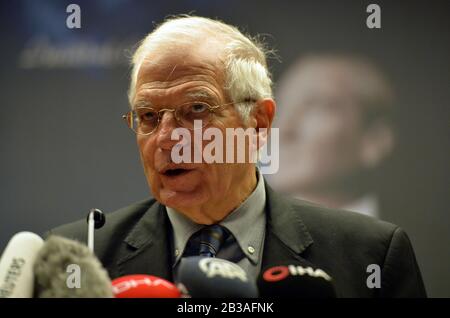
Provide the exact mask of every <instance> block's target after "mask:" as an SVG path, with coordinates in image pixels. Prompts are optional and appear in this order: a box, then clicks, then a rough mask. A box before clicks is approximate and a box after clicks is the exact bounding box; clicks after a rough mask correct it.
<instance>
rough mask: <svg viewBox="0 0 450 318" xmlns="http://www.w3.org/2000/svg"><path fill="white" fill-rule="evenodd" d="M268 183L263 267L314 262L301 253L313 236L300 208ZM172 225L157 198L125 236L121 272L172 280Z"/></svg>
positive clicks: (120, 274)
mask: <svg viewBox="0 0 450 318" xmlns="http://www.w3.org/2000/svg"><path fill="white" fill-rule="evenodd" d="M265 187H266V200H267V202H266V209H267V227H266V235H265V242H264V251H263V260H262V268H266V267H268V266H274V265H279V264H283V263H284V264H286V263H297V264H298V263H301V264H304V265H312V264H310V263H309V262H307V261H306V260H305V259H304V258H303V257H302V256H301V254H302V253H303V252H304V251H305V250H306V249H307V248H308V247H309V246H310V245H311V244H312V243H313V240H312V238H311V235H310V234H309V232H308V230H307V228H306V226H305V225H304V223H303V222H302V220H301V219H300V216H299V213H298V211H295V209H294V207H293V206H292V204H291V203H290V202H289V201H288V200H287V199H285V198H283V197H281V196H280V195H278V194H277V193H276V192H274V191H273V190H272V189H271V188H270V186H269V185H268V184H267V183H265ZM169 227H170V221H169V220H168V217H167V213H166V211H165V208H164V206H163V205H161V204H159V203H158V202H155V203H154V204H153V205H151V206H150V207H149V208H148V210H147V212H146V213H144V215H143V216H142V218H141V219H140V220H139V221H138V223H137V224H136V225H135V227H134V228H133V229H132V230H131V232H130V234H129V235H128V236H127V237H126V238H125V240H124V244H123V246H122V250H121V252H120V254H119V255H120V256H119V258H118V261H117V269H118V274H119V276H124V275H130V274H149V275H154V276H158V277H161V278H164V279H167V280H172V279H173V277H172V261H171V253H170V243H169V242H170V240H169V236H168V235H169V233H170V231H169V230H168V229H169Z"/></svg>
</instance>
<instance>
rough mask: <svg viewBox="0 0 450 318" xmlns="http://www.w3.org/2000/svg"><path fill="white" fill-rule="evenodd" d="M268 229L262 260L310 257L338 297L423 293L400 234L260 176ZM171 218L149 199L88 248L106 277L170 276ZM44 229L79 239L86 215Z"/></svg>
mask: <svg viewBox="0 0 450 318" xmlns="http://www.w3.org/2000/svg"><path fill="white" fill-rule="evenodd" d="M266 195H267V196H266V199H267V203H266V214H267V229H266V237H265V242H264V251H263V264H262V267H263V268H264V267H268V266H274V265H279V264H288V263H293V264H295V263H299V262H302V263H305V262H307V263H310V264H313V265H314V266H316V267H318V268H321V269H323V270H324V271H325V272H327V273H328V274H329V275H331V277H333V279H334V285H335V289H336V292H337V295H338V297H426V293H425V288H424V285H423V281H422V277H421V274H420V271H419V268H418V265H417V262H416V259H415V256H414V251H413V249H412V246H411V243H410V241H409V239H408V236H407V235H406V233H405V232H404V231H403V230H402V229H401V228H399V227H397V226H395V225H393V224H390V223H386V222H383V221H379V220H377V219H374V218H370V217H367V216H364V215H361V214H358V213H352V212H347V211H336V210H332V209H326V208H323V207H318V206H315V205H312V204H310V203H307V202H304V201H299V200H295V199H290V198H285V197H282V196H280V195H279V194H277V193H275V192H274V191H273V190H272V189H271V188H270V187H269V185H268V184H267V183H266ZM170 226H171V225H170V221H169V220H168V217H167V213H166V210H165V207H164V206H163V205H161V204H160V203H158V202H157V201H155V200H154V199H149V200H146V201H143V202H140V203H136V204H133V205H130V206H127V207H125V208H123V209H120V210H118V211H116V212H113V213H111V214H108V215H107V217H106V224H105V226H104V227H103V228H101V229H99V230H97V231H96V234H95V252H96V254H97V256H98V257H99V259H100V260H101V262H102V263H103V265H104V266H105V268H106V269H107V270H108V272H109V274H110V276H111V278H116V277H119V276H123V275H128V274H150V275H155V276H158V277H162V278H165V279H167V280H172V269H171V268H172V258H171V256H170V255H171V248H170V239H169V233H171V229H170ZM50 233H51V234H57V235H62V236H65V237H68V238H71V239H76V240H79V241H81V242H86V238H87V225H86V221H85V220H81V221H78V222H75V223H71V224H67V225H63V226H61V227H58V228H56V229H54V230H52V231H50ZM369 264H378V265H379V266H380V268H381V288H379V289H376V288H375V289H369V288H368V287H367V285H366V280H367V278H368V276H369V275H370V273H367V272H366V269H367V266H368V265H369Z"/></svg>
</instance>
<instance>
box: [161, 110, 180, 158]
mask: <svg viewBox="0 0 450 318" xmlns="http://www.w3.org/2000/svg"><path fill="white" fill-rule="evenodd" d="M175 128H177V121H176V119H175V116H174V113H173V112H170V111H165V112H164V113H163V114H162V115H161V119H160V121H159V126H158V129H157V131H156V134H157V144H158V146H159V147H160V148H161V149H165V150H171V149H172V147H173V146H174V145H175V144H176V143H177V142H178V141H177V140H171V136H172V131H173V130H174V129H175Z"/></svg>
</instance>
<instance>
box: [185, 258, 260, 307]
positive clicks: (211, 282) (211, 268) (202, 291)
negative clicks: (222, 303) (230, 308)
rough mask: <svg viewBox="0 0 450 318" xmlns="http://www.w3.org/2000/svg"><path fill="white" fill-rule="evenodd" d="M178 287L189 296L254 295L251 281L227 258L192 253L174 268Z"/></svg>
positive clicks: (254, 285)
mask: <svg viewBox="0 0 450 318" xmlns="http://www.w3.org/2000/svg"><path fill="white" fill-rule="evenodd" d="M178 279H179V285H178V286H179V288H180V289H181V290H183V291H185V292H187V293H188V294H189V295H190V296H191V297H192V298H229V297H245V298H256V297H257V296H258V290H257V288H256V284H255V282H254V281H253V280H252V279H250V278H249V277H248V275H247V273H246V272H245V271H244V270H243V269H242V268H240V267H239V266H238V265H237V264H235V263H232V262H230V261H227V260H224V259H220V258H212V257H201V256H193V257H186V258H182V259H181V262H180V265H179V269H178Z"/></svg>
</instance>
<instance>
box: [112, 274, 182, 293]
mask: <svg viewBox="0 0 450 318" xmlns="http://www.w3.org/2000/svg"><path fill="white" fill-rule="evenodd" d="M112 286H113V287H112V290H113V294H114V296H115V297H116V298H180V297H181V292H180V290H179V289H178V288H177V287H176V286H175V285H174V284H172V283H171V282H169V281H167V280H165V279H162V278H159V277H156V276H151V275H127V276H123V277H119V278H116V279H114V280H113V281H112Z"/></svg>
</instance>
